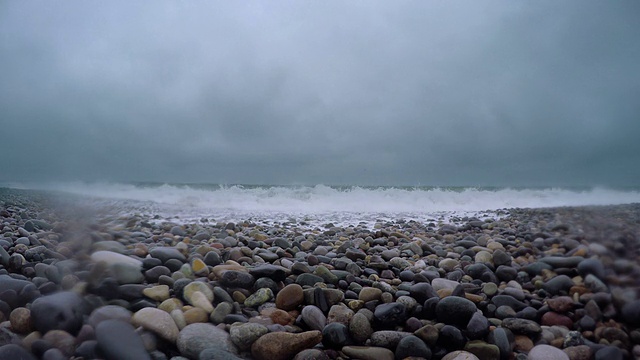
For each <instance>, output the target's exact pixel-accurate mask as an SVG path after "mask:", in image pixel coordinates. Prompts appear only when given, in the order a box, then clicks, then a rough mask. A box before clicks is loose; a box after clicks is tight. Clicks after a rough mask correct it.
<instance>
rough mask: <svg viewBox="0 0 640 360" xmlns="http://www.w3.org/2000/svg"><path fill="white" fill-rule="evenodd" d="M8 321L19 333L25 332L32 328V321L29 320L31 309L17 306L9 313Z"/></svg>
mask: <svg viewBox="0 0 640 360" xmlns="http://www.w3.org/2000/svg"><path fill="white" fill-rule="evenodd" d="M9 321H10V322H11V328H12V329H13V331H15V332H17V333H19V334H27V333H30V332H31V331H32V330H33V322H32V321H31V311H30V310H29V309H27V308H23V307H19V308H15V309H13V311H12V312H11V314H9Z"/></svg>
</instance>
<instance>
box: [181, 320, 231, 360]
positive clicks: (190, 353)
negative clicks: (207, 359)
mask: <svg viewBox="0 0 640 360" xmlns="http://www.w3.org/2000/svg"><path fill="white" fill-rule="evenodd" d="M176 345H177V347H178V350H179V351H180V353H181V354H184V355H186V356H187V357H189V358H194V359H195V358H197V357H198V355H199V354H200V353H201V352H202V351H203V350H205V349H208V348H215V349H219V350H222V351H226V352H229V353H232V354H236V353H237V348H236V346H235V345H234V344H233V342H231V339H230V337H229V333H227V332H226V331H224V330H222V329H220V328H217V327H215V326H213V325H211V324H208V323H196V324H190V325H187V326H185V327H184V329H182V330H180V333H179V334H178V338H177V341H176Z"/></svg>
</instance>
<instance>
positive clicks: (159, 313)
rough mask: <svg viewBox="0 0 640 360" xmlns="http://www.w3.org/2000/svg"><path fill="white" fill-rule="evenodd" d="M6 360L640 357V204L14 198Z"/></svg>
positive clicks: (181, 192) (4, 249) (19, 193)
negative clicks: (17, 359)
mask: <svg viewBox="0 0 640 360" xmlns="http://www.w3.org/2000/svg"><path fill="white" fill-rule="evenodd" d="M0 245H1V246H0V359H13V358H20V359H46V360H51V359H107V360H114V359H173V360H184V359H258V360H262V359H265V360H266V359H298V360H301V359H376V360H382V359H389V360H391V359H406V358H411V359H446V360H452V359H527V358H528V359H534V360H535V359H571V360H574V359H575V360H578V359H585V360H586V359H605V358H606V359H632V358H639V357H640V192H639V191H638V189H612V188H447V187H362V186H325V185H317V186H249V185H218V184H208V185H207V184H200V185H194V184H153V183H130V184H123V183H58V184H44V185H43V184H4V187H0Z"/></svg>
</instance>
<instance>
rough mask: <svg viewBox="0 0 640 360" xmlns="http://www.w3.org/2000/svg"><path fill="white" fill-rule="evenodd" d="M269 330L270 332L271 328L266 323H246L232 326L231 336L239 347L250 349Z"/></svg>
mask: <svg viewBox="0 0 640 360" xmlns="http://www.w3.org/2000/svg"><path fill="white" fill-rule="evenodd" d="M267 332H269V330H268V329H267V327H266V326H264V325H261V324H255V323H246V324H239V325H234V326H231V328H230V330H229V336H230V339H231V341H232V342H233V343H234V344H235V345H236V346H237V347H238V349H240V350H248V349H250V348H251V345H252V344H253V343H254V342H255V341H256V340H258V339H259V338H260V337H261V336H262V335H264V334H266V333H267Z"/></svg>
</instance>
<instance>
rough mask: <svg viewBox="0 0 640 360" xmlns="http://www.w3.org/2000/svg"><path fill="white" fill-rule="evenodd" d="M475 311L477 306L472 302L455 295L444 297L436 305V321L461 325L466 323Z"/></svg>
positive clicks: (463, 325)
mask: <svg viewBox="0 0 640 360" xmlns="http://www.w3.org/2000/svg"><path fill="white" fill-rule="evenodd" d="M476 311H477V308H476V305H475V304H474V303H473V302H471V301H469V300H467V299H465V298H462V297H457V296H448V297H445V298H444V299H441V300H440V301H439V302H438V304H437V305H436V317H437V318H438V321H441V322H444V323H445V324H452V325H456V326H461V327H465V326H466V325H467V323H468V322H469V320H471V317H472V316H473V314H474V313H475V312H476Z"/></svg>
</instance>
